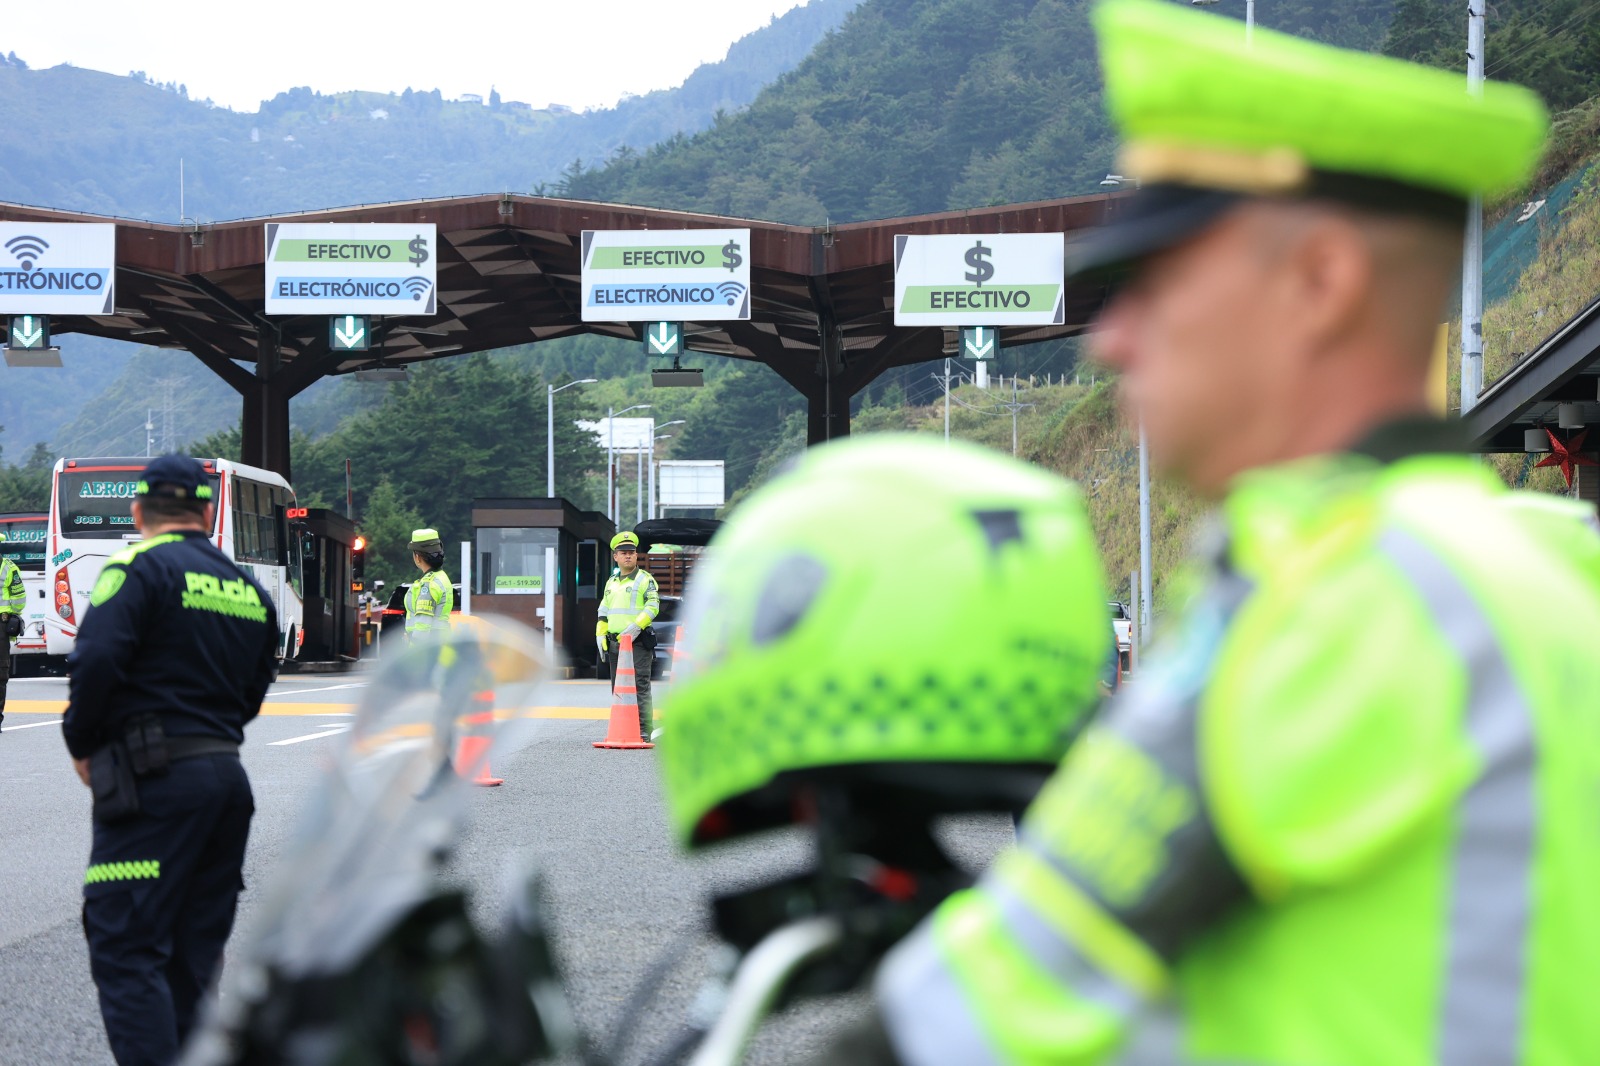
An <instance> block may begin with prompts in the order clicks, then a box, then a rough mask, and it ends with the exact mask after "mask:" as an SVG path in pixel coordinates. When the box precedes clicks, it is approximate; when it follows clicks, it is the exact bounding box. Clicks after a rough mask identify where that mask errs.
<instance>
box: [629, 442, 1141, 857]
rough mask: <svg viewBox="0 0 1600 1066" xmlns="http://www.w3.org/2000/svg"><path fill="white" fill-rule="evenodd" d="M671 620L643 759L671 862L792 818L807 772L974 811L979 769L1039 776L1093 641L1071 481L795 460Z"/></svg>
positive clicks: (870, 456)
mask: <svg viewBox="0 0 1600 1066" xmlns="http://www.w3.org/2000/svg"><path fill="white" fill-rule="evenodd" d="M684 620H685V628H686V634H685V646H686V649H687V652H686V660H687V662H686V664H685V666H684V668H683V671H682V674H683V676H682V677H681V679H680V680H677V681H676V682H675V683H674V684H673V686H672V692H671V694H670V696H669V697H668V698H667V699H666V700H665V701H664V706H663V717H664V720H665V725H664V730H663V735H662V737H661V741H660V744H659V754H660V756H661V768H662V775H663V783H664V787H665V790H666V796H667V802H668V806H669V809H670V813H671V817H672V822H673V826H674V829H675V831H676V832H677V834H678V835H679V837H680V838H681V839H682V840H683V841H684V842H685V843H688V844H691V845H692V844H698V843H705V842H709V841H712V840H716V839H721V838H724V837H727V836H731V835H735V834H738V833H743V832H749V831H752V830H755V829H760V828H765V827H769V826H774V825H781V824H786V823H789V822H792V821H795V820H798V819H797V817H796V814H795V804H796V802H797V796H796V790H795V788H794V787H793V786H794V784H795V783H796V782H797V781H800V780H804V779H805V777H806V776H807V775H812V774H816V773H819V772H838V771H843V772H847V773H850V774H852V775H854V780H855V781H857V782H858V783H863V784H864V785H865V786H866V787H872V786H874V785H875V784H880V783H888V782H892V783H894V785H895V786H896V787H898V786H900V785H906V784H912V785H915V784H918V783H921V784H923V785H925V786H926V787H925V788H924V791H925V792H926V793H928V794H929V795H935V794H938V793H939V792H941V790H943V791H945V792H947V793H950V794H951V795H950V796H949V797H948V798H949V799H950V801H951V802H950V809H963V808H964V807H972V806H978V807H981V806H982V804H981V803H975V802H973V801H974V800H976V799H977V798H979V797H980V794H981V793H983V792H984V791H985V790H986V789H987V788H988V787H989V784H988V783H989V782H992V781H996V780H997V778H996V776H995V775H994V773H993V771H994V770H995V769H996V768H1001V769H1004V768H1007V767H1014V766H1018V765H1027V766H1034V767H1038V768H1040V770H1041V773H1045V772H1048V769H1049V768H1050V767H1053V766H1054V765H1055V763H1056V762H1058V761H1059V759H1060V757H1061V755H1062V754H1063V753H1064V751H1065V750H1066V746H1067V744H1068V743H1069V742H1070V740H1071V738H1072V736H1073V735H1075V733H1076V730H1077V729H1078V728H1080V727H1081V725H1082V723H1083V720H1084V719H1085V717H1086V715H1087V713H1088V712H1089V711H1090V710H1091V709H1092V708H1093V706H1094V705H1095V703H1096V701H1097V699H1098V680H1099V676H1100V672H1101V669H1102V666H1103V664H1104V662H1105V660H1106V656H1107V654H1108V652H1109V650H1110V642H1111V636H1112V634H1111V624H1110V621H1109V619H1108V617H1107V613H1106V597H1105V593H1104V582H1103V578H1102V574H1101V567H1100V561H1099V557H1098V555H1097V553H1096V550H1095V544H1094V537H1093V533H1092V530H1091V528H1090V523H1089V518H1088V515H1087V513H1086V510H1085V507H1084V501H1083V497H1082V494H1081V493H1080V492H1079V491H1078V489H1077V487H1076V486H1075V485H1074V484H1072V483H1071V482H1069V481H1066V480H1064V479H1062V478H1060V477H1057V476H1056V475H1054V474H1051V473H1048V472H1047V471H1044V470H1042V469H1039V468H1038V467H1034V466H1030V465H1028V464H1026V463H1022V462H1018V461H1017V460H1015V459H1012V458H1009V457H1006V456H1002V455H1000V454H998V453H996V452H992V451H989V450H986V449H983V448H979V447H976V446H971V445H966V444H961V443H959V442H958V443H952V444H949V445H946V444H944V443H942V442H940V441H938V440H935V439H931V438H925V437H917V436H907V435H875V436H872V437H866V438H858V439H854V440H847V441H842V442H838V443H833V444H827V445H823V446H820V447H816V448H813V449H811V450H809V451H808V452H807V453H806V454H805V455H804V456H803V457H801V458H800V459H799V460H798V462H797V463H796V464H795V465H794V467H793V468H792V469H791V470H789V471H788V472H786V473H784V474H782V475H781V476H779V477H778V478H777V479H775V480H774V481H772V482H771V483H770V484H768V485H766V486H764V487H763V488H761V489H760V490H759V491H757V492H756V493H754V494H753V495H752V496H751V497H750V498H749V499H748V500H747V501H746V502H745V503H744V504H743V505H742V506H741V507H739V509H738V510H737V511H736V512H735V513H734V515H733V516H732V518H731V519H730V520H729V521H728V522H727V523H726V524H725V525H724V526H723V527H722V529H720V530H719V531H718V533H717V535H716V536H715V537H714V538H713V540H712V541H711V544H710V547H709V548H708V549H707V552H706V554H705V556H704V557H703V559H702V560H701V561H700V562H699V563H698V564H697V565H696V568H695V571H694V575H693V578H692V579H691V583H690V587H689V590H688V594H687V596H686V598H685V604H684ZM956 794H960V795H956ZM962 797H965V798H962Z"/></svg>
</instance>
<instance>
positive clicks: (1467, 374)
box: [1461, 0, 1486, 415]
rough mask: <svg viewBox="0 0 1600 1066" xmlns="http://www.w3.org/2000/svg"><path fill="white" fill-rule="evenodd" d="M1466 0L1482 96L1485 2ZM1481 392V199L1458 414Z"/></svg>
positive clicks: (1468, 272) (1465, 259) (1474, 204)
mask: <svg viewBox="0 0 1600 1066" xmlns="http://www.w3.org/2000/svg"><path fill="white" fill-rule="evenodd" d="M1485 3H1486V0H1467V93H1468V95H1470V96H1473V97H1481V96H1482V95H1483V49H1484V40H1483V37H1484V26H1483V22H1484V5H1485ZM1482 391H1483V198H1482V197H1481V196H1476V195H1475V196H1473V197H1472V199H1471V200H1469V201H1468V202H1467V238H1466V245H1465V247H1464V248H1463V249H1462V255H1461V413H1462V415H1465V414H1466V413H1467V412H1468V411H1470V410H1472V409H1473V408H1474V407H1476V406H1477V405H1478V394H1479V393H1481V392H1482Z"/></svg>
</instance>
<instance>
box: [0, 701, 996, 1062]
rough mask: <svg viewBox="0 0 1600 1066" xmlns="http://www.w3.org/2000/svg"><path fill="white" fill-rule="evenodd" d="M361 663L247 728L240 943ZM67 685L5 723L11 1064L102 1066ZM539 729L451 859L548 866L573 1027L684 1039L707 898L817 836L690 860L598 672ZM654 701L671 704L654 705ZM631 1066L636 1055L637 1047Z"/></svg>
mask: <svg viewBox="0 0 1600 1066" xmlns="http://www.w3.org/2000/svg"><path fill="white" fill-rule="evenodd" d="M363 684H364V682H363V680H362V678H361V677H360V675H301V676H296V677H285V678H284V679H283V680H281V681H280V682H279V683H278V684H276V685H275V686H273V690H272V692H271V693H270V694H269V695H268V698H267V706H266V707H265V708H264V710H263V714H262V716H261V717H260V718H258V719H257V720H256V721H255V722H253V723H251V725H250V726H249V728H248V731H247V741H246V744H245V748H244V756H243V757H244V762H245V766H246V768H247V769H248V770H249V773H250V777H251V780H252V782H253V786H254V789H255V798H256V816H255V821H254V824H253V827H252V830H251V838H250V848H249V853H248V857H247V860H246V866H245V880H246V884H247V886H248V887H247V888H246V891H245V894H244V896H243V897H242V898H241V901H240V920H239V923H238V925H237V927H236V930H235V934H234V940H233V941H232V942H231V944H230V950H232V949H233V945H236V944H238V943H239V940H240V937H241V935H244V934H246V933H247V930H248V926H249V923H250V920H251V917H252V913H253V911H254V910H255V908H256V906H257V904H258V902H259V898H260V887H261V886H262V885H263V884H264V883H265V881H266V878H267V877H268V875H269V873H270V871H271V870H272V869H273V867H274V863H275V861H276V860H277V858H278V857H279V855H280V854H281V852H282V850H283V848H284V846H285V843H286V841H287V839H288V837H289V835H290V833H291V831H292V830H293V828H294V826H295V825H296V823H297V816H298V812H299V810H300V808H301V805H302V803H303V801H304V799H305V797H306V795H307V792H308V790H309V789H310V787H311V786H312V784H313V783H314V782H315V780H316V779H317V775H318V774H319V772H320V769H321V767H322V766H323V765H324V762H325V760H326V758H327V757H328V755H329V753H330V752H331V751H332V750H333V744H334V743H335V742H336V739H335V738H337V736H338V735H339V733H340V732H342V729H343V727H344V726H346V725H347V724H348V722H349V714H350V711H351V710H352V704H353V703H354V702H355V700H356V698H357V697H358V696H359V693H360V688H361V686H362V685H363ZM65 698H66V682H65V681H64V680H62V679H56V678H37V679H13V681H12V682H11V687H10V693H9V701H8V705H7V707H6V718H5V730H4V732H3V733H0V812H3V817H0V1064H4V1066H13V1064H14V1066H55V1064H60V1066H109V1064H111V1062H112V1060H111V1056H110V1052H109V1050H108V1048H107V1046H106V1042H105V1035H104V1032H103V1029H102V1027H101V1022H100V1016H99V1010H98V1006H97V1003H96V1000H95V991H94V985H93V983H92V981H91V980H90V978H89V969H88V959H87V954H86V949H85V947H84V943H83V934H82V929H81V926H80V924H79V907H80V903H81V891H82V889H81V886H82V883H83V870H84V866H85V865H86V862H87V858H88V854H89V835H90V829H89V827H90V822H89V795H88V790H87V789H85V788H84V787H83V786H82V785H81V784H79V782H78V780H77V777H76V776H75V775H74V774H73V772H72V768H71V766H70V764H69V762H68V758H67V754H66V749H65V748H64V747H63V745H62V743H61V738H60V730H59V726H58V724H57V723H58V722H59V716H60V711H61V708H62V707H63V706H64V703H65ZM537 702H538V704H539V707H540V709H539V710H538V712H537V714H538V716H539V717H538V720H537V721H536V722H535V723H534V724H533V726H532V740H531V742H530V743H529V744H528V745H527V746H526V747H524V748H523V749H522V750H521V751H520V752H518V753H517V754H515V755H513V756H511V757H510V758H508V759H505V760H502V761H501V763H499V764H497V765H496V766H495V767H494V771H495V773H496V775H498V776H501V777H504V778H505V781H506V783H505V785H503V786H502V787H499V788H485V789H478V790H475V791H474V793H473V796H472V801H473V805H474V808H473V822H472V827H471V829H470V831H469V834H468V837H467V839H465V840H464V841H463V842H462V843H461V845H460V847H459V849H458V851H457V854H456V858H455V860H454V862H453V863H452V870H453V872H454V873H455V875H456V876H458V877H459V878H460V879H462V880H464V881H466V882H468V883H469V884H470V885H471V886H472V887H473V889H474V891H475V892H476V893H477V895H478V906H477V908H476V910H477V911H478V912H479V913H480V914H483V915H487V916H492V915H493V914H494V913H496V911H497V909H498V906H497V903H498V900H499V898H500V896H501V893H502V891H503V887H504V884H505V881H506V874H507V871H508V870H510V869H512V868H514V867H517V868H520V867H522V866H523V865H525V864H530V863H531V864H533V865H534V866H536V867H537V868H538V869H539V870H540V871H541V873H542V874H543V876H544V877H545V879H546V893H547V899H548V902H549V905H550V908H551V916H552V918H551V921H552V926H553V928H554V930H555V936H556V950H557V955H558V958H559V961H560V963H561V965H562V970H563V977H564V981H565V983H566V986H567V988H568V992H569V996H570V998H571V999H572V1001H573V1004H574V1007H575V1009H576V1012H577V1014H578V1019H579V1022H580V1024H581V1025H582V1026H583V1027H584V1028H585V1030H586V1031H587V1032H589V1033H590V1034H593V1035H595V1036H598V1037H601V1038H602V1039H604V1038H606V1037H611V1036H615V1035H616V1034H618V1033H626V1034H628V1036H629V1038H630V1039H633V1040H636V1041H638V1044H639V1045H640V1046H645V1047H648V1046H651V1045H653V1044H654V1043H655V1042H658V1041H665V1040H667V1039H668V1038H670V1036H671V1035H672V1034H673V1033H675V1032H676V1031H677V1028H678V1026H679V1024H680V1023H681V1020H682V1018H683V1017H684V1015H685V1012H686V1008H687V1005H688V1003H689V1001H690V1000H691V998H692V997H693V995H694V992H695V991H696V990H697V989H698V987H699V986H700V983H701V982H702V981H703V980H704V978H705V976H706V974H707V973H708V972H709V968H710V965H711V960H712V956H713V950H714V944H713V942H712V941H711V939H710V937H709V936H708V935H707V934H706V932H705V928H706V923H705V903H704V900H706V899H707V898H708V897H709V896H710V894H711V893H712V892H714V891H721V890H725V889H726V888H728V887H730V886H734V885H738V884H746V883H752V882H755V881H759V880H762V879H766V878H769V877H772V876H774V875H776V874H779V873H781V872H784V871H787V870H792V869H795V868H797V867H799V866H801V865H802V864H803V863H804V862H805V861H806V857H807V848H806V846H805V843H804V842H803V841H802V840H800V839H798V838H797V837H794V836H786V835H783V834H774V835H769V836H767V837H764V838H761V839H758V840H755V841H751V842H747V843H742V844H738V845H731V846H728V847H726V848H724V849H721V850H720V851H718V852H717V853H715V854H712V855H709V856H705V857H693V858H691V857H688V856H685V855H683V854H681V853H680V852H679V851H678V850H677V848H676V847H675V846H674V845H673V844H672V842H671V840H670V838H669V835H668V831H667V823H666V817H665V811H664V808H663V806H662V803H661V799H660V792H659V786H658V783H657V779H656V773H655V766H654V761H653V759H654V756H653V754H652V753H650V752H633V751H601V750H597V749H595V748H593V747H592V746H591V745H590V741H592V740H595V739H599V738H600V737H602V736H603V735H604V733H605V721H604V719H605V717H606V714H607V710H606V708H607V705H608V703H609V694H608V691H607V689H606V687H605V685H604V683H603V682H593V681H578V682H554V683H551V684H549V685H547V686H546V687H545V689H544V690H543V691H541V693H540V696H539V699H538V701H537ZM658 705H659V704H658ZM947 837H948V842H949V843H950V844H951V845H952V847H954V848H955V849H956V850H957V851H958V852H959V853H960V854H961V855H962V857H963V859H964V860H966V861H967V862H969V863H970V864H972V865H974V866H981V865H982V864H984V863H986V862H987V861H989V859H990V858H991V857H992V856H993V854H994V852H995V851H997V850H998V849H999V848H1000V847H1003V846H1004V845H1005V844H1006V843H1008V842H1009V841H1010V839H1011V831H1010V826H1009V823H1008V822H1005V821H1003V820H997V819H988V818H983V819H970V820H966V821H963V822H961V823H959V824H956V825H953V826H952V827H950V832H949V833H948V835H947ZM669 953H670V954H671V955H672V956H673V957H675V958H677V959H678V960H679V962H678V964H677V965H676V966H675V968H674V969H673V971H672V972H671V975H670V977H669V978H668V980H667V981H666V982H665V983H664V985H663V987H662V989H661V993H660V995H659V997H658V998H657V1000H656V1002H655V1003H654V1004H652V1005H651V1006H649V1007H647V1008H645V1009H643V1010H641V1011H640V1012H639V1014H638V1016H636V1017H631V1018H623V1017H621V1014H622V1012H623V1009H624V1005H625V1003H626V1001H627V999H628V996H629V993H630V992H631V990H632V989H633V988H634V986H635V985H636V984H637V983H638V981H639V980H640V979H641V977H642V976H643V975H644V974H645V972H646V970H647V969H648V968H649V967H650V965H651V963H652V962H653V961H655V960H656V959H658V958H660V957H662V956H663V955H666V954H669ZM860 1009H861V1002H860V1000H859V999H858V998H849V997H845V998H840V999H836V1000H832V1001H827V1002H822V1003H813V1004H807V1005H804V1006H802V1007H799V1008H796V1009H793V1010H790V1011H788V1012H785V1014H784V1015H782V1016H780V1017H778V1018H775V1019H773V1020H772V1021H771V1022H770V1023H769V1024H768V1026H767V1027H766V1029H765V1030H764V1031H763V1033H762V1035H761V1037H760V1038H759V1039H758V1041H757V1043H756V1045H755V1046H754V1047H753V1048H752V1051H751V1054H750V1056H749V1061H750V1062H752V1063H778V1062H795V1061H800V1060H802V1059H804V1058H805V1057H806V1055H807V1053H808V1052H810V1051H813V1050H815V1049H816V1048H818V1047H819V1046H820V1044H821V1041H822V1040H823V1039H824V1038H825V1036H826V1034H827V1033H828V1032H829V1031H831V1030H834V1029H836V1028H838V1027H839V1026H841V1025H843V1024H845V1023H846V1022H847V1021H848V1020H849V1019H850V1018H851V1017H853V1016H854V1015H855V1014H856V1013H857V1012H858V1011H859V1010H860ZM628 1061H633V1062H637V1061H639V1060H638V1057H637V1054H635V1055H634V1056H631V1057H630V1058H629V1060H628Z"/></svg>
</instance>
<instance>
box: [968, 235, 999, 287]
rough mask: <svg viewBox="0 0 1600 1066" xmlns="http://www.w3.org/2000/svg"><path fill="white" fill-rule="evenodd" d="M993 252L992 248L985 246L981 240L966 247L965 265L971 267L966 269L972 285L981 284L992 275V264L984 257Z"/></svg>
mask: <svg viewBox="0 0 1600 1066" xmlns="http://www.w3.org/2000/svg"><path fill="white" fill-rule="evenodd" d="M993 254H994V249H992V248H985V247H984V246H983V242H982V241H979V242H978V243H977V244H974V245H973V246H972V247H971V248H968V249H967V266H969V267H971V268H972V269H971V270H969V271H967V280H968V281H970V282H972V283H973V284H974V285H982V284H983V283H984V282H986V281H988V280H989V279H990V278H992V277H994V264H992V263H990V262H989V260H988V259H987V258H986V257H987V256H990V255H993Z"/></svg>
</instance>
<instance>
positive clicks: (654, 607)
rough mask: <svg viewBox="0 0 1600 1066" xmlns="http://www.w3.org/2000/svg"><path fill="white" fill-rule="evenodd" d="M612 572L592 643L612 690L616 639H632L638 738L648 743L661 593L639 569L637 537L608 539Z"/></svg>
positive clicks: (620, 534)
mask: <svg viewBox="0 0 1600 1066" xmlns="http://www.w3.org/2000/svg"><path fill="white" fill-rule="evenodd" d="M611 557H612V558H613V559H615V560H616V564H617V568H616V571H615V572H614V573H613V574H612V575H611V577H610V579H609V580H607V581H606V589H605V594H604V595H603V596H601V597H600V620H599V621H598V622H596V623H595V628H594V636H595V643H596V644H597V645H598V646H599V648H600V658H601V659H602V660H607V659H609V660H610V662H611V683H612V686H613V687H615V686H616V680H617V670H616V665H617V661H618V660H617V655H618V651H619V649H620V648H621V646H622V645H621V642H620V638H622V637H625V636H626V637H632V638H633V672H634V679H633V680H634V684H635V685H636V686H637V687H638V689H639V735H640V736H641V737H643V738H644V739H645V740H649V739H650V735H651V733H652V732H653V730H652V729H651V724H652V721H653V718H652V716H651V706H652V705H651V700H650V668H651V665H652V664H653V663H654V662H655V656H656V633H655V630H654V629H653V628H651V623H652V622H654V621H655V620H656V616H657V615H659V614H660V613H661V590H660V589H659V588H658V587H657V586H656V579H655V578H653V577H651V576H650V571H648V570H641V569H640V568H639V537H638V535H637V534H634V533H628V532H622V533H618V534H617V535H616V536H614V537H612V538H611Z"/></svg>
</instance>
